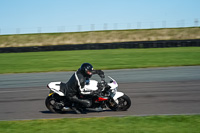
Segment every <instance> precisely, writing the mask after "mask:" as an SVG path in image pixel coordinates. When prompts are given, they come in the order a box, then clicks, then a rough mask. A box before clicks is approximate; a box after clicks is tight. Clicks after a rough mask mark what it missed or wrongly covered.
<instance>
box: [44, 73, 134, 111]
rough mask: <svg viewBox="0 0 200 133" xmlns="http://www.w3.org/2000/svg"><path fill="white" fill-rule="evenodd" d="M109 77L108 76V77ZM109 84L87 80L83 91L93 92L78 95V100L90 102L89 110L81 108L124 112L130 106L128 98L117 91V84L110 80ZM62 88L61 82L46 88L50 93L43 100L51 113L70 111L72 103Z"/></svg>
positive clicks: (53, 83)
mask: <svg viewBox="0 0 200 133" xmlns="http://www.w3.org/2000/svg"><path fill="white" fill-rule="evenodd" d="M108 77H109V76H108ZM109 78H110V82H109V83H107V82H105V81H100V82H98V81H96V80H89V82H88V83H87V84H86V85H85V90H86V91H88V92H95V93H92V94H91V95H81V94H80V95H79V96H78V97H79V99H83V100H84V99H87V100H90V101H91V103H92V104H91V106H90V107H89V108H83V109H86V110H90V109H96V108H103V109H106V108H110V109H111V110H113V111H126V110H128V109H129V107H130V106H131V100H130V98H129V97H128V96H127V95H126V94H124V93H123V92H119V91H117V87H118V84H117V82H116V81H115V80H114V79H113V78H111V77H109ZM62 86H65V84H64V83H62V82H50V83H49V84H48V85H47V87H48V88H49V89H50V93H49V95H48V96H47V98H46V100H45V104H46V107H47V109H49V111H51V112H53V113H65V112H67V111H69V110H71V108H72V106H74V103H73V102H71V101H69V100H66V97H65V94H64V92H63V91H62V90H63V89H62Z"/></svg>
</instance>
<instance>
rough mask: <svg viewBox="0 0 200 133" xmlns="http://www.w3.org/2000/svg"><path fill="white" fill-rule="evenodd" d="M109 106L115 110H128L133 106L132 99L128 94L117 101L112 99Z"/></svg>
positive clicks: (108, 103)
mask: <svg viewBox="0 0 200 133" xmlns="http://www.w3.org/2000/svg"><path fill="white" fill-rule="evenodd" d="M107 106H108V107H109V108H110V109H111V110H113V111H126V110H127V109H129V107H130V106H131V100H130V98H129V97H128V96H127V95H125V94H124V95H123V96H121V97H119V98H117V100H116V101H114V100H110V101H109V102H107Z"/></svg>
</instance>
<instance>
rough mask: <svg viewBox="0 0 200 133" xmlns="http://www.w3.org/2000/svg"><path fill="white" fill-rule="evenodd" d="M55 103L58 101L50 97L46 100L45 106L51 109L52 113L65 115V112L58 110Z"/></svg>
mask: <svg viewBox="0 0 200 133" xmlns="http://www.w3.org/2000/svg"><path fill="white" fill-rule="evenodd" d="M55 102H56V101H55V99H54V98H53V96H52V95H51V96H48V97H47V98H46V100H45V105H46V107H47V109H49V111H51V112H52V113H59V114H63V113H65V111H62V110H61V109H56V107H55V106H54V105H53V104H54V103H55Z"/></svg>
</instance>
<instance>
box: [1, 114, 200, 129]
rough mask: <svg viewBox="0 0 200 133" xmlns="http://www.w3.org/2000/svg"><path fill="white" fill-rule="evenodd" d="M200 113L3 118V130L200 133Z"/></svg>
mask: <svg viewBox="0 0 200 133" xmlns="http://www.w3.org/2000/svg"><path fill="white" fill-rule="evenodd" d="M199 131H200V115H186V116H185V115H179V116H145V117H136V116H129V117H101V118H65V119H52V120H24V121H0V132H1V133H55V132H56V133H199Z"/></svg>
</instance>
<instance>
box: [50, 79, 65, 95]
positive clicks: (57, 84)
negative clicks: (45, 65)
mask: <svg viewBox="0 0 200 133" xmlns="http://www.w3.org/2000/svg"><path fill="white" fill-rule="evenodd" d="M60 83H61V82H51V83H49V84H48V86H49V89H51V90H52V91H53V92H55V93H57V94H58V95H60V96H64V93H62V92H61V91H60Z"/></svg>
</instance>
